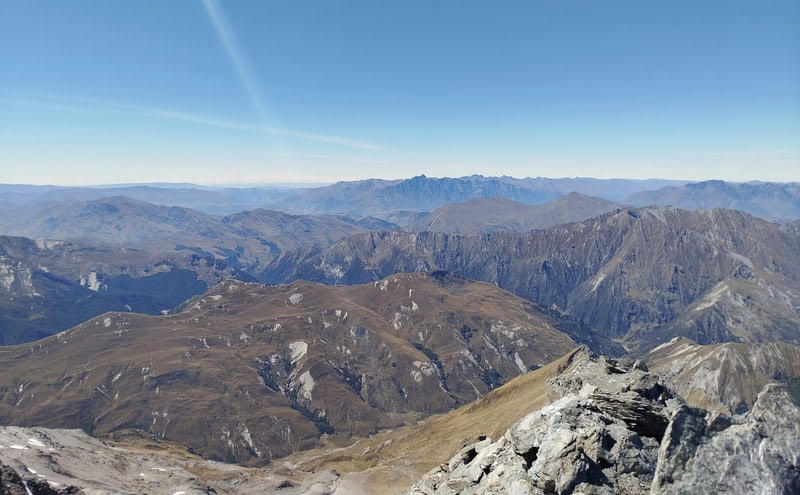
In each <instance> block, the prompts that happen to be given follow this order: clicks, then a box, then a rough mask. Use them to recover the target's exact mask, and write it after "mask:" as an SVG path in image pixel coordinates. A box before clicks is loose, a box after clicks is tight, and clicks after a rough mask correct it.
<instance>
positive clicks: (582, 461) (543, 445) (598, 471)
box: [408, 352, 800, 495]
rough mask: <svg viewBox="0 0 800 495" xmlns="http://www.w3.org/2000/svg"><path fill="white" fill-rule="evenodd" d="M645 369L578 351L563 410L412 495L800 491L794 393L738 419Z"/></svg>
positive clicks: (559, 384) (479, 447)
mask: <svg viewBox="0 0 800 495" xmlns="http://www.w3.org/2000/svg"><path fill="white" fill-rule="evenodd" d="M642 368H643V367H642V366H640V365H638V363H637V364H636V365H634V366H633V367H632V368H623V367H621V366H619V365H617V364H615V363H613V362H610V361H606V360H605V359H603V358H599V359H598V358H594V357H592V356H590V355H589V354H588V353H587V352H580V353H577V354H576V355H575V356H574V357H573V360H572V363H571V364H570V365H569V368H568V369H567V370H565V371H564V372H563V373H561V374H559V375H557V376H555V377H554V378H552V379H551V380H550V381H549V382H548V387H549V389H550V392H551V393H552V394H553V397H554V398H556V400H555V401H554V402H553V403H551V404H550V405H548V406H546V407H544V408H542V409H541V410H539V411H535V412H533V413H531V414H529V415H528V416H526V417H524V418H523V419H522V420H520V421H519V422H517V423H516V424H514V425H513V426H512V427H511V428H510V429H509V430H508V431H506V433H505V434H504V435H503V436H502V437H500V438H499V439H498V440H497V441H492V440H490V439H483V440H481V441H479V442H478V443H475V444H472V445H468V446H466V447H464V448H463V449H462V450H461V451H460V452H459V453H458V454H456V455H455V456H454V457H453V458H452V459H451V460H450V462H449V463H447V464H443V465H441V466H439V467H438V468H436V469H434V470H433V471H431V472H430V473H428V474H427V475H425V476H424V477H423V479H422V480H420V481H418V482H417V483H416V484H415V485H414V486H413V487H412V488H411V490H410V491H409V492H408V493H409V494H414V495H417V494H420V495H421V494H425V495H432V494H456V493H460V494H501V493H502V494H506V493H508V494H516V495H538V494H545V493H548V494H549V493H558V494H561V493H585V494H609V495H610V494H619V493H624V494H644V493H653V494H661V493H670V494H672V493H727V492H733V491H741V493H759V492H761V493H787V494H788V493H798V490H800V456H799V455H798V451H797V446H798V445H800V431H798V428H797V425H798V424H800V410H799V409H798V408H797V407H796V406H795V405H794V404H793V403H792V402H791V401H790V399H789V397H788V395H787V394H786V393H785V391H784V390H783V389H782V388H780V387H779V386H778V385H769V386H767V387H765V389H764V390H763V391H762V392H761V394H760V395H759V398H758V400H757V402H756V405H755V406H754V408H753V410H752V411H750V412H749V413H747V414H746V415H742V416H733V417H730V416H726V415H723V414H718V413H713V414H709V413H708V412H707V411H705V410H703V409H698V408H693V407H690V406H687V405H686V404H684V403H683V401H682V400H681V399H680V398H679V397H678V396H676V395H675V394H674V393H673V392H672V391H671V390H670V389H669V388H668V387H666V386H665V385H664V384H663V383H662V382H660V381H659V379H658V378H657V377H656V376H655V375H652V374H649V373H647V372H646V371H644V370H643V369H642Z"/></svg>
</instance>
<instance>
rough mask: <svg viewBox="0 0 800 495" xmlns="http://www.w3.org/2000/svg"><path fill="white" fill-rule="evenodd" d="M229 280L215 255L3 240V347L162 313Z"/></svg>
mask: <svg viewBox="0 0 800 495" xmlns="http://www.w3.org/2000/svg"><path fill="white" fill-rule="evenodd" d="M225 277H237V278H241V279H243V280H250V279H251V278H250V277H249V275H247V274H245V273H242V272H240V271H238V270H236V269H234V268H231V267H229V266H227V265H225V264H224V263H222V262H220V261H218V260H215V259H214V258H213V257H206V256H198V255H195V254H189V253H175V252H173V253H166V254H151V253H147V252H144V251H140V250H134V249H123V248H111V247H86V246H81V245H77V244H71V243H64V242H55V241H34V240H31V239H27V238H23V237H7V236H0V344H2V345H9V344H16V343H21V342H28V341H31V340H36V339H40V338H43V337H46V336H48V335H52V334H54V333H57V332H60V331H62V330H65V329H67V328H70V327H73V326H75V325H77V324H79V323H81V322H84V321H86V320H88V319H89V318H92V317H94V316H97V315H98V314H101V313H104V312H106V311H138V312H142V313H151V314H157V313H160V312H161V311H164V310H168V309H170V308H173V307H175V306H177V305H179V304H182V303H183V302H184V301H185V300H186V299H187V298H189V297H191V296H193V295H196V294H198V293H202V292H205V291H206V290H207V289H208V287H209V286H211V285H213V284H216V283H217V282H219V281H220V280H221V279H223V278H225Z"/></svg>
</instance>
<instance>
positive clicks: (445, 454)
mask: <svg viewBox="0 0 800 495" xmlns="http://www.w3.org/2000/svg"><path fill="white" fill-rule="evenodd" d="M574 355H575V351H573V352H570V353H569V354H567V355H565V356H563V357H561V358H559V359H557V360H555V361H553V362H551V363H549V364H548V365H546V366H544V367H542V368H540V369H538V370H536V371H532V372H530V373H528V374H526V375H523V376H519V377H517V378H515V379H513V380H512V381H510V382H509V383H507V384H505V385H503V386H502V387H500V388H498V389H496V390H493V391H492V392H490V393H489V394H487V395H486V396H485V397H483V398H481V399H479V400H476V401H475V402H473V403H471V404H467V405H465V406H462V407H460V408H458V409H456V410H454V411H451V412H449V413H446V414H442V415H438V416H434V417H432V418H430V419H428V420H426V421H424V422H421V423H419V424H417V425H413V426H408V427H405V428H401V429H398V430H395V431H390V432H385V433H381V434H378V435H375V436H373V437H370V438H362V439H359V440H358V441H357V442H356V443H354V444H353V445H351V446H350V447H348V448H345V449H338V450H331V449H315V450H312V451H309V452H306V453H303V454H302V455H300V456H296V457H290V458H288V459H287V462H292V463H294V464H295V467H297V468H298V469H302V470H309V471H319V470H322V469H336V470H337V471H339V472H342V473H349V474H346V475H345V476H344V478H343V482H346V483H350V485H351V486H353V489H354V490H356V491H357V492H362V493H399V492H400V491H402V490H403V489H405V488H406V487H408V486H410V484H411V483H412V482H413V480H415V479H418V478H419V477H420V476H421V475H422V474H424V473H426V472H427V471H429V470H430V469H432V468H433V467H435V466H437V465H438V464H440V463H442V462H445V461H447V459H449V458H450V457H451V456H452V455H453V454H454V453H455V452H457V451H458V449H460V448H461V447H463V446H464V445H466V444H468V443H470V442H473V441H475V439H476V438H478V437H480V436H483V435H487V436H489V437H490V438H498V437H499V436H500V435H502V434H503V433H504V432H505V431H506V430H507V429H508V428H509V427H510V426H511V425H512V424H514V423H515V422H516V421H518V420H519V419H521V418H522V417H524V416H525V415H527V414H528V413H530V412H533V411H535V410H537V409H541V408H542V407H544V406H545V405H547V404H549V403H550V399H549V398H548V393H547V388H546V386H545V381H546V380H547V379H548V378H550V377H551V376H553V375H555V374H557V373H559V372H560V371H562V370H563V369H564V368H565V367H566V366H568V364H569V363H570V361H571V359H572V357H573V356H574Z"/></svg>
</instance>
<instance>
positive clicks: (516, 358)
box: [514, 352, 528, 375]
mask: <svg viewBox="0 0 800 495" xmlns="http://www.w3.org/2000/svg"><path fill="white" fill-rule="evenodd" d="M514 363H515V364H516V365H517V368H519V371H520V373H522V374H523V375H524V374H525V373H527V372H528V368H527V366H525V361H523V360H522V358H521V357H520V356H519V353H518V352H514Z"/></svg>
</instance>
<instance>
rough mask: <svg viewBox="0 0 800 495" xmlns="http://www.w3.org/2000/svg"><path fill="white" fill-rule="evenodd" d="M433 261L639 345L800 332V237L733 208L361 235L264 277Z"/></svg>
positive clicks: (338, 277)
mask: <svg viewBox="0 0 800 495" xmlns="http://www.w3.org/2000/svg"><path fill="white" fill-rule="evenodd" d="M435 269H441V270H447V271H451V272H454V273H457V274H460V275H463V276H466V277H469V278H472V279H475V280H482V281H486V282H490V283H492V284H496V285H497V286H499V287H501V288H504V289H507V290H509V291H511V292H513V293H514V294H516V295H518V296H520V297H523V298H525V299H528V300H531V301H535V302H537V303H539V304H541V305H542V306H545V307H554V308H557V309H559V310H561V311H563V312H566V313H568V314H570V315H572V316H573V317H575V318H576V319H577V320H578V321H579V322H581V323H583V324H585V325H587V326H588V327H589V328H591V329H592V330H593V331H594V332H596V333H598V334H600V335H604V336H606V337H611V338H617V339H623V340H624V341H625V342H626V345H628V346H629V348H630V349H632V350H635V349H637V348H639V347H641V348H643V349H646V348H648V347H653V346H655V345H658V344H660V343H663V342H666V341H668V340H669V339H671V338H672V337H675V336H676V335H682V336H686V337H689V338H692V339H693V340H695V341H697V342H699V343H703V344H709V343H716V342H727V341H739V342H761V341H769V340H780V341H787V342H793V343H798V342H800V340H798V339H799V338H800V334H798V331H797V329H798V328H800V299H798V297H800V287H799V286H798V285H799V284H800V237H798V235H797V232H796V231H794V230H791V229H785V228H783V227H781V226H780V225H778V224H773V223H770V222H767V221H764V220H761V219H758V218H755V217H753V216H750V215H748V214H745V213H741V212H737V211H732V210H721V209H720V210H707V211H697V212H692V211H685V210H680V209H677V208H644V209H639V208H626V209H621V210H618V211H615V212H612V213H608V214H606V215H604V216H601V217H598V218H595V219H591V220H587V221H584V222H578V223H573V224H568V225H562V226H557V227H553V228H551V229H548V230H544V231H533V232H528V233H506V232H501V233H493V234H482V235H475V236H458V235H448V234H438V233H427V232H426V233H406V232H398V231H393V232H377V233H369V234H359V235H355V236H351V237H348V238H347V239H344V240H342V241H339V242H337V243H336V244H333V245H332V246H330V247H328V248H325V249H320V250H318V252H316V253H312V254H311V255H308V254H306V255H305V256H304V257H303V256H301V257H293V256H290V255H287V256H286V257H285V258H283V259H278V260H277V261H276V263H274V264H273V267H272V268H271V271H270V272H267V273H265V274H263V275H262V279H263V280H267V281H273V282H283V281H287V280H294V279H306V280H313V281H318V282H322V283H327V284H341V283H345V284H349V283H365V282H369V281H371V280H376V279H380V278H382V277H385V276H387V275H389V274H391V273H395V272H413V271H427V270H435Z"/></svg>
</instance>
